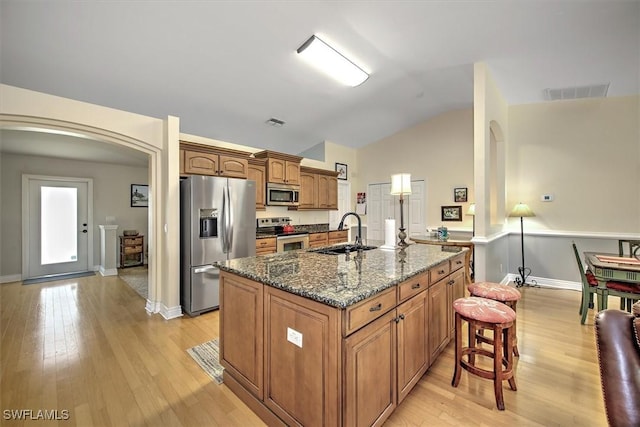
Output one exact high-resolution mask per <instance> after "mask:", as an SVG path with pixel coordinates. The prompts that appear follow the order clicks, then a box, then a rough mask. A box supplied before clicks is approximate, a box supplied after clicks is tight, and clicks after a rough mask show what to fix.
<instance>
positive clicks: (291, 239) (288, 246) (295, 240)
mask: <svg viewBox="0 0 640 427" xmlns="http://www.w3.org/2000/svg"><path fill="white" fill-rule="evenodd" d="M308 247H309V234H308V233H304V234H293V235H280V236H276V251H277V252H286V251H295V250H298V249H307V248H308Z"/></svg>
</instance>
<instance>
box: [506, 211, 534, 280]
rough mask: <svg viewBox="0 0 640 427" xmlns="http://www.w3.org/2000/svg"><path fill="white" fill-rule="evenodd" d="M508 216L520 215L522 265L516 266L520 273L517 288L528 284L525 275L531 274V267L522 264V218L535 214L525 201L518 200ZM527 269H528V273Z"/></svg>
mask: <svg viewBox="0 0 640 427" xmlns="http://www.w3.org/2000/svg"><path fill="white" fill-rule="evenodd" d="M509 216H510V217H520V249H521V251H522V265H521V266H520V267H518V273H519V274H520V277H516V287H518V288H519V287H521V286H529V284H528V283H527V277H528V276H529V274H531V269H528V268H526V267H525V266H524V227H523V220H522V219H523V218H524V217H531V216H536V215H535V214H534V213H533V211H532V210H531V208H529V206H527V204H526V203H522V202H520V203H518V204H517V205H515V207H514V208H513V210H512V211H511V213H510V214H509ZM527 270H529V272H528V273H527Z"/></svg>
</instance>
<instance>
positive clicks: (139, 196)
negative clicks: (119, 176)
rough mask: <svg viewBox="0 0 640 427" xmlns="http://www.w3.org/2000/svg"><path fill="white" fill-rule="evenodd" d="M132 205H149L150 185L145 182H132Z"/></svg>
mask: <svg viewBox="0 0 640 427" xmlns="http://www.w3.org/2000/svg"><path fill="white" fill-rule="evenodd" d="M130 196H131V207H132V208H147V207H149V186H148V185H144V184H131V194H130Z"/></svg>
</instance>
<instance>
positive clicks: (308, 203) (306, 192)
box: [298, 172, 318, 209]
mask: <svg viewBox="0 0 640 427" xmlns="http://www.w3.org/2000/svg"><path fill="white" fill-rule="evenodd" d="M317 177H318V175H316V174H314V173H308V172H300V200H299V205H298V209H313V208H316V207H317V203H318V195H317V192H316V185H317V183H316V179H317Z"/></svg>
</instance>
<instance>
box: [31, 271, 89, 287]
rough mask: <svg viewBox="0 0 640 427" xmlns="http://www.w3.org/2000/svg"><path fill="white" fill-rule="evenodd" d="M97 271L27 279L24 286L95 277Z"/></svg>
mask: <svg viewBox="0 0 640 427" xmlns="http://www.w3.org/2000/svg"><path fill="white" fill-rule="evenodd" d="M95 275H96V272H95V271H82V272H80V273H68V274H52V275H50V276H43V277H34V278H33V279H26V280H23V281H22V284H23V285H32V284H34V283H43V282H53V281H55V280H67V279H75V278H76V277H85V276H95Z"/></svg>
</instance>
